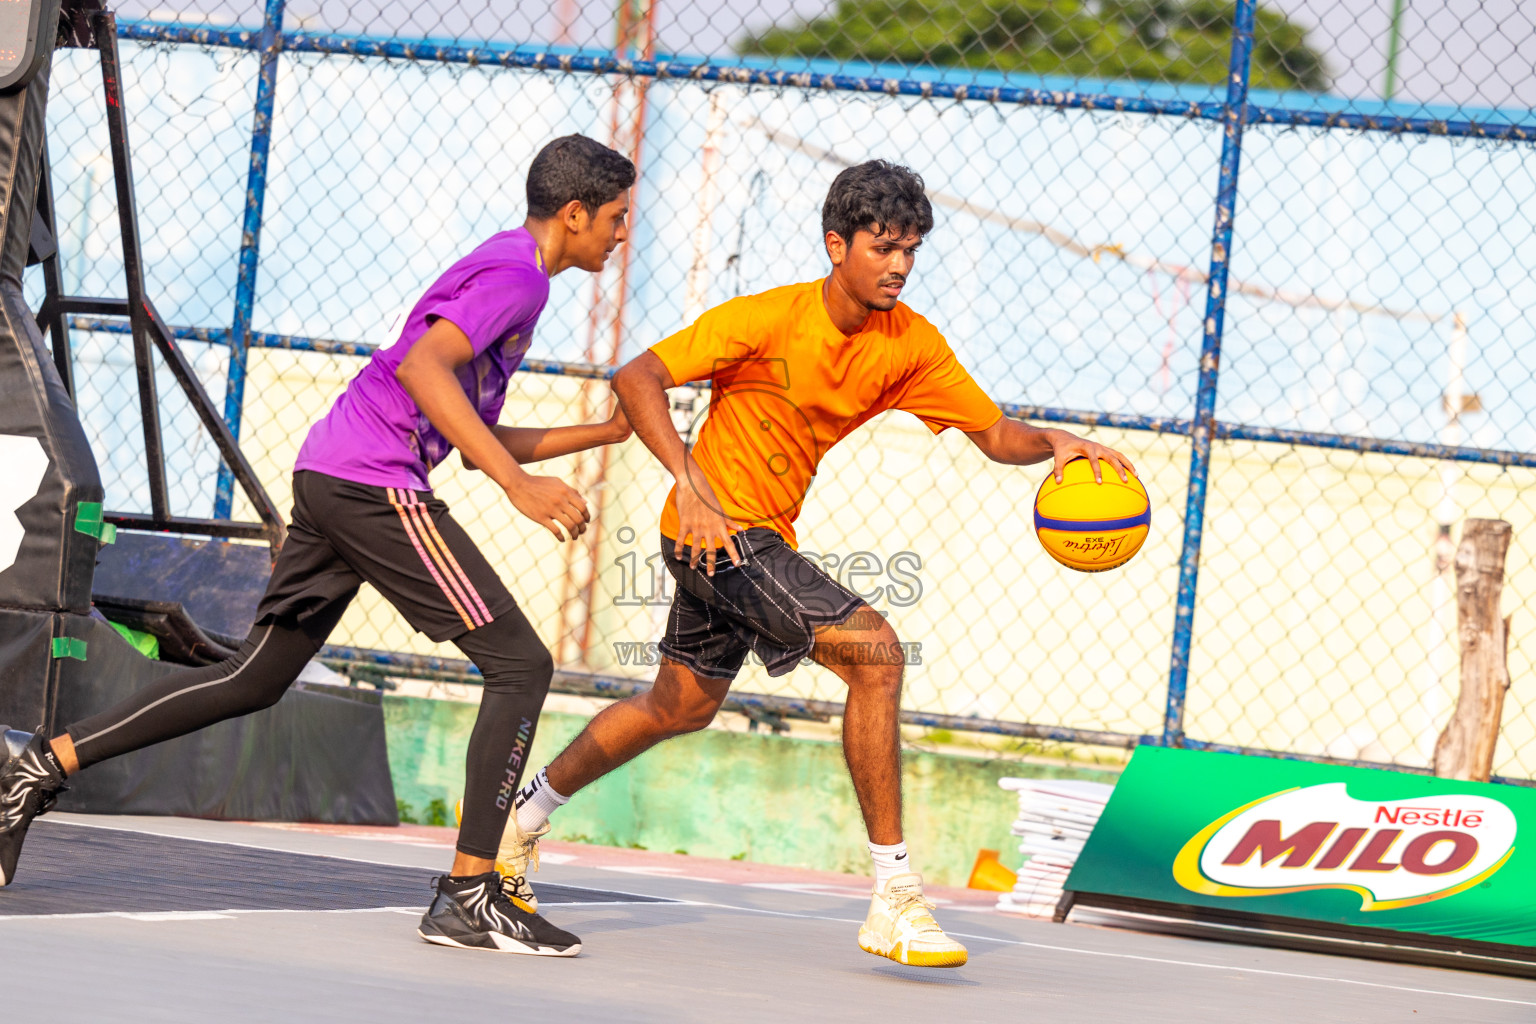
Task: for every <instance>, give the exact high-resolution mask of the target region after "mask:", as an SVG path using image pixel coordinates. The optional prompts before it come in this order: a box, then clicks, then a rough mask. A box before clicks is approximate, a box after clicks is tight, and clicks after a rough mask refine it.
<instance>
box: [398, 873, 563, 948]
mask: <svg viewBox="0 0 1536 1024" xmlns="http://www.w3.org/2000/svg"><path fill="white" fill-rule="evenodd" d="M436 890H437V895H436V896H435V897H433V899H432V905H431V906H430V907H428V908H427V912H426V913H425V914H423V915H422V918H421V927H419V928H417V929H416V933H417V934H418V935H420V936H421V937H422V938H424V939H426V940H427V941H428V942H435V943H437V944H438V945H439V946H460V947H462V948H464V949H489V950H494V951H496V952H499V953H528V954H531V955H533V956H575V955H576V954H577V953H580V952H581V940H580V939H578V938H577V937H576V936H574V935H572V934H571V933H570V932H567V931H562V930H561V929H559V928H556V927H555V926H554V925H552V924H550V923H549V922H548V921H546V920H544V919H543V918H542V917H540V916H539V915H538V914H535V913H533V912H531V911H529V910H525V909H524V908H522V907H520V906H518V905H517V903H516V902H515V901H513V900H511V899H508V898H507V895H506V893H504V892H502V891H501V876H500V875H499V874H497V873H496V872H494V871H487V872H486V873H485V874H483V875H471V876H470V877H469V878H466V879H462V880H460V881H454V880H452V879H450V878H449V877H448V876H447V875H443V876H441V877H439V878H438V880H437V885H436Z"/></svg>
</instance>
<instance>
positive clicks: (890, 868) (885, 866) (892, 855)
mask: <svg viewBox="0 0 1536 1024" xmlns="http://www.w3.org/2000/svg"><path fill="white" fill-rule="evenodd" d="M518 821H519V822H521V821H522V818H518ZM869 855H870V856H871V857H873V858H874V859H875V890H876V891H877V892H878V891H880V890H882V889H884V888H885V883H886V882H889V881H890V880H891V879H893V878H895V877H896V876H897V875H904V874H906V873H907V872H909V871H911V870H912V863H911V861H909V860H907V844H906V842H905V841H903V842H900V843H893V844H892V845H890V846H880V845H877V844H875V843H870V844H869Z"/></svg>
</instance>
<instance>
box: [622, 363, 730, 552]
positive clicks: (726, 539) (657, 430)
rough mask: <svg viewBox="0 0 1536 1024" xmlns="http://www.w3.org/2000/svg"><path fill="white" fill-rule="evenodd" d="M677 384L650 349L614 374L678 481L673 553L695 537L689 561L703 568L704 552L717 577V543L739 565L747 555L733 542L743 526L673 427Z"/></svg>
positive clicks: (639, 432) (643, 435)
mask: <svg viewBox="0 0 1536 1024" xmlns="http://www.w3.org/2000/svg"><path fill="white" fill-rule="evenodd" d="M677 384H678V382H677V381H674V380H673V379H672V373H671V371H669V370H668V369H667V364H666V363H663V362H662V361H661V357H660V356H658V355H657V354H656V353H654V352H652V351H650V350H649V349H647V350H646V351H645V352H642V353H641V354H640V355H639V356H637V357H636V358H634V359H632V360H630V361H629V362H628V363H625V364H624V366H622V367H621V368H620V369H619V372H618V373H616V374H614V376H613V390H614V393H615V394H616V395H618V396H619V404H620V405H622V406H623V407H624V412H625V414H626V415H628V417H629V422H630V423H632V424H634V427H635V434H636V436H638V437H639V438H640V441H641V442H642V443H643V444H644V445H645V446H646V447H647V448H649V449H650V450H651V454H653V455H655V456H656V458H657V459H658V460H659V461H660V462H661V464H662V465H663V466H665V467H666V469H667V472H668V473H671V474H672V478H673V479H674V480H676V481H677V520H678V530H677V544H676V546H675V547H674V548H673V554H674V555H675V556H676V557H678V558H682V557H683V547H684V546H685V544H687V543H688V538H689V537H692V538H693V541H692V544H691V548H692V551H691V553H690V554H689V558H688V564H689V565H690V566H693V567H695V568H697V567H698V564H699V558H700V557H701V556H702V557H703V559H704V571H705V572H706V573H707V574H708V575H710V576H713V575H714V574H715V549H716V548H717V547H723V548H725V553H726V555H727V556H728V557H729V558H730V560H731V563H732V564H733V565H740V564H741V556H740V555H738V554H737V553H736V545H735V543H734V542H733V541H732V540H731V533H732V531H733V530H735V529H740V527H739V526H737V525H736V524H735V523H733V522H731V521H730V520H729V519H727V518H726V517H725V515H724V513H722V512H721V510H720V509H721V506H720V501H719V499H717V498H716V497H715V491H714V488H713V487H711V486H710V484H709V480H708V479H707V478H706V477H705V476H704V471H703V470H702V469H700V468H699V464H698V463H697V462H695V461H694V460H693V456H692V455H691V454H689V452H688V447H687V445H685V444H683V439H682V438H680V437H678V436H677V428H676V427H674V426H673V425H672V410H671V407H670V406H669V405H668V404H667V389H668V388H672V387H676V386H677Z"/></svg>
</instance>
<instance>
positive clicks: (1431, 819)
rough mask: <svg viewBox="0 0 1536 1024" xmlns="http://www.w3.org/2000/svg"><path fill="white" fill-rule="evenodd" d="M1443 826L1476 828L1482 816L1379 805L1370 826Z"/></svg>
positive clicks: (1439, 808)
mask: <svg viewBox="0 0 1536 1024" xmlns="http://www.w3.org/2000/svg"><path fill="white" fill-rule="evenodd" d="M1382 822H1386V823H1387V824H1388V825H1443V826H1445V827H1446V828H1477V826H1479V825H1481V824H1482V823H1483V816H1482V815H1481V814H1479V813H1477V812H1476V811H1462V810H1457V809H1455V808H1450V807H1446V808H1441V807H1401V806H1399V807H1393V806H1391V805H1389V804H1379V805H1377V807H1376V817H1375V818H1374V819H1372V824H1375V825H1380V824H1381V823H1382Z"/></svg>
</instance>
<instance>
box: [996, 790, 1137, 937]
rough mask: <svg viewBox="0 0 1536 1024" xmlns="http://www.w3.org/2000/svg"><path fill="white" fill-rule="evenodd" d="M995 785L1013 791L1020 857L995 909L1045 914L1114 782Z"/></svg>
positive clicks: (1102, 810) (1054, 899)
mask: <svg viewBox="0 0 1536 1024" xmlns="http://www.w3.org/2000/svg"><path fill="white" fill-rule="evenodd" d="M998 785H999V786H1002V787H1003V788H1004V789H1011V790H1014V791H1016V792H1017V793H1018V794H1019V816H1018V818H1017V819H1015V820H1014V823H1013V830H1012V831H1013V834H1014V835H1016V836H1018V837H1019V838H1020V839H1021V840H1022V842H1020V843H1019V850H1020V852H1022V853H1023V854H1024V855H1025V860H1024V866H1023V867H1021V868H1020V869H1019V879H1018V882H1017V883H1015V885H1014V887H1013V891H1012V892H1005V893H1003V894H1002V896H1001V897H1000V898H999V899H998V901H997V909H999V910H1007V911H1011V912H1013V913H1024V914H1028V915H1030V916H1031V917H1050V916H1051V913H1052V912H1053V911H1054V910H1055V909H1056V903H1057V901H1058V900H1060V899H1061V891H1062V887H1063V886H1064V885H1065V884H1066V881H1067V875H1069V874H1071V872H1072V865H1073V864H1075V863H1077V855H1078V854H1079V853H1081V852H1082V849H1083V844H1084V843H1086V842H1087V841H1088V834H1089V833H1090V832H1092V831H1093V826H1094V825H1095V824H1097V822H1098V820H1099V815H1101V814H1103V813H1104V805H1105V804H1106V803H1108V802H1109V794H1110V793H1111V792H1112V791H1113V790H1114V787H1113V786H1110V785H1107V784H1105V783H1102V782H1074V781H1061V780H1057V779H999V780H998Z"/></svg>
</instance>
